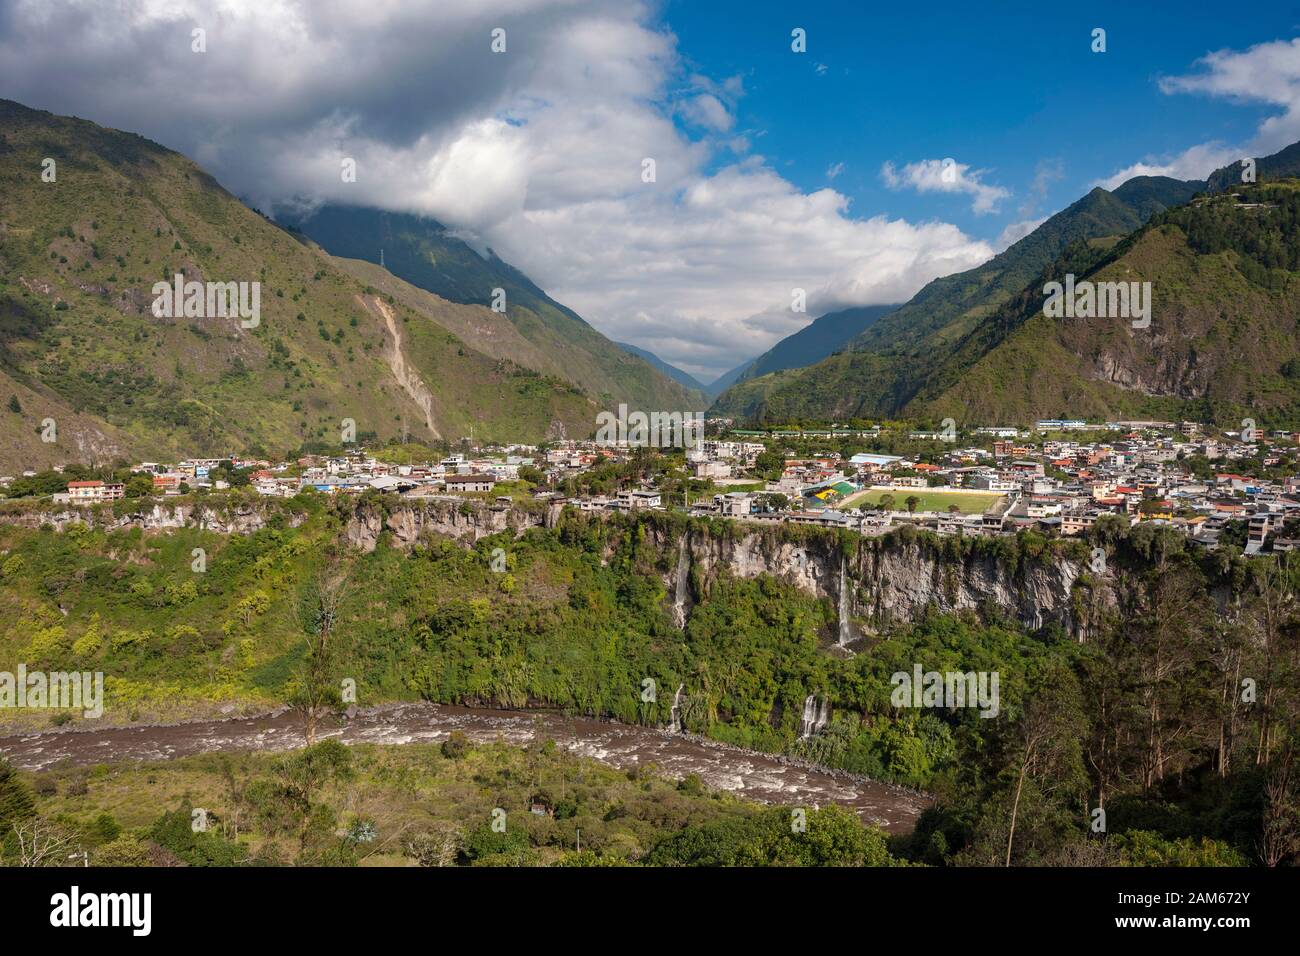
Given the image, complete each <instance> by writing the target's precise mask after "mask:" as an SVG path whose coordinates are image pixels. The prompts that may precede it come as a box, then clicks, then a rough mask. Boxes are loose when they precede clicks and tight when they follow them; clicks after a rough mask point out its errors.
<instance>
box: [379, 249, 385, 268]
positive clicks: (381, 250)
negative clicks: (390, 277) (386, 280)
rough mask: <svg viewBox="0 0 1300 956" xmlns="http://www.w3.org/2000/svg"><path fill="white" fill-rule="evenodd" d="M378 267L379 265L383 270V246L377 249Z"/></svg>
mask: <svg viewBox="0 0 1300 956" xmlns="http://www.w3.org/2000/svg"><path fill="white" fill-rule="evenodd" d="M379 265H380V268H383V265H384V247H383V246H380V247H379Z"/></svg>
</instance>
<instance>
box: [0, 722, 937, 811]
mask: <svg viewBox="0 0 1300 956" xmlns="http://www.w3.org/2000/svg"><path fill="white" fill-rule="evenodd" d="M456 730H459V731H462V732H463V733H464V734H465V735H466V737H468V738H469V739H470V740H472V741H475V742H479V743H486V742H491V741H493V740H498V739H499V740H502V741H504V742H505V743H509V744H516V745H521V744H526V743H528V742H530V741H532V740H534V739H536V738H537V737H539V736H540V737H541V738H542V739H546V738H550V739H553V740H554V741H555V742H556V744H557V745H558V746H560V747H563V748H565V749H566V750H568V751H570V752H572V753H575V754H578V755H580V756H584V757H590V758H592V759H594V760H599V761H601V762H602V763H606V764H609V765H611V766H614V767H618V768H620V769H626V768H630V767H637V766H644V765H646V764H655V765H656V766H657V767H658V768H659V769H660V770H661V771H662V772H663V773H665V774H667V775H669V776H671V777H684V776H686V775H687V774H692V773H694V774H698V775H699V777H700V779H702V780H703V781H704V782H705V783H706V784H708V785H709V786H711V787H715V788H717V789H721V790H728V791H732V792H734V793H737V794H739V795H742V796H744V797H746V798H748V799H751V800H758V801H762V802H764V803H777V804H783V805H787V806H807V807H812V806H820V805H823V804H832V803H836V804H839V805H841V806H844V807H849V808H851V809H853V810H854V811H856V812H857V813H858V815H859V816H861V817H862V819H863V820H864V821H866V822H868V823H872V824H875V825H876V826H879V827H881V828H882V829H884V830H887V831H890V832H893V833H906V832H908V831H910V830H911V829H912V828H913V827H914V826H915V824H916V818H917V817H918V816H919V815H920V813H921V811H922V810H923V809H924V808H925V807H926V806H927V805H928V804H929V799H928V798H927V797H926V796H925V795H923V794H919V793H916V792H915V791H912V790H908V789H906V788H904V787H898V786H894V785H893V784H886V783H880V782H878V781H874V780H869V779H867V778H864V777H859V776H855V775H853V774H848V773H844V772H842V771H837V770H828V769H826V768H823V767H816V766H812V765H808V764H803V763H799V762H795V761H790V760H788V759H786V758H782V757H779V756H774V755H770V754H763V753H758V752H755V751H751V750H744V749H742V748H739V747H732V746H729V745H727V744H721V743H718V742H717V741H713V740H709V739H707V738H703V737H698V736H695V735H687V734H670V733H667V732H666V731H662V730H657V729H654V728H649V727H638V726H634V725H631V724H620V723H615V722H611V721H600V720H592V719H587V718H575V717H567V716H564V715H562V714H557V713H553V712H549V711H529V712H525V711H510V710H485V709H471V708H465V707H451V706H446V705H442V704H427V703H419V704H393V705H388V706H384V707H376V708H371V709H367V710H363V711H359V712H357V713H356V714H354V715H353V716H352V717H350V718H347V719H341V720H339V721H338V722H336V723H335V724H334V725H332V726H328V727H324V728H322V730H321V732H320V736H321V737H337V738H338V739H339V740H341V741H342V742H343V743H346V744H358V743H373V744H407V743H428V742H436V741H440V740H445V739H446V738H447V737H448V736H449V735H450V734H451V733H452V732H453V731H456ZM303 743H304V741H303V736H302V725H301V721H300V718H298V717H297V716H296V715H294V714H293V713H291V712H288V711H281V712H277V713H273V714H268V715H265V716H261V717H241V718H232V719H229V720H206V721H193V722H189V723H181V724H167V725H161V726H157V725H155V726H144V727H107V728H104V729H102V730H64V731H43V732H40V733H32V734H18V735H13V736H7V737H0V754H3V755H4V756H5V758H6V759H7V760H8V761H9V762H10V763H11V764H13V765H14V766H15V767H18V768H19V769H22V770H42V769H45V768H48V767H52V766H55V765H59V766H86V765H91V764H101V763H119V762H127V761H144V762H151V761H160V760H171V759H174V758H177V757H185V756H189V755H190V754H198V753H211V752H218V751H235V750H259V751H282V750H291V749H294V748H297V747H301V746H303Z"/></svg>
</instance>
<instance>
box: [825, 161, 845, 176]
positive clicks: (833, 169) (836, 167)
mask: <svg viewBox="0 0 1300 956" xmlns="http://www.w3.org/2000/svg"><path fill="white" fill-rule="evenodd" d="M842 172H844V164H843V163H831V164H830V165H829V166H827V167H826V178H827V179H834V178H835V177H836V176H838V175H839V174H840V173H842Z"/></svg>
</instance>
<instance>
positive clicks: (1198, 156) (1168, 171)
mask: <svg viewBox="0 0 1300 956" xmlns="http://www.w3.org/2000/svg"><path fill="white" fill-rule="evenodd" d="M1243 155H1246V154H1243V153H1242V152H1241V151H1240V150H1239V149H1230V148H1228V147H1226V146H1224V145H1223V144H1222V143H1202V144H1201V145H1199V146H1193V147H1191V148H1190V149H1186V150H1183V152H1181V153H1178V154H1176V155H1174V156H1169V157H1166V158H1164V159H1161V158H1160V157H1154V156H1148V157H1147V158H1146V159H1145V160H1143V161H1141V162H1137V163H1134V164H1133V165H1132V166H1126V167H1124V168H1123V169H1121V170H1119V171H1118V172H1116V173H1114V174H1113V175H1111V176H1107V177H1106V178H1105V179H1101V180H1098V181H1097V182H1096V183H1095V184H1094V185H1098V186H1102V187H1103V188H1105V189H1114V188H1115V187H1116V186H1120V185H1123V184H1124V183H1126V182H1128V181H1129V180H1130V179H1132V178H1133V177H1134V176H1172V177H1173V178H1174V179H1204V178H1205V177H1206V176H1208V175H1209V174H1210V173H1212V172H1214V171H1215V170H1216V169H1218V168H1219V167H1221V166H1226V165H1227V164H1228V163H1231V162H1235V161H1236V160H1238V159H1240V158H1241V157H1242V156H1243Z"/></svg>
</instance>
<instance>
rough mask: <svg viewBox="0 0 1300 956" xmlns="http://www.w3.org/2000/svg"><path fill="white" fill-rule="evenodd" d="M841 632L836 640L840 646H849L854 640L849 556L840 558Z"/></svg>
mask: <svg viewBox="0 0 1300 956" xmlns="http://www.w3.org/2000/svg"><path fill="white" fill-rule="evenodd" d="M839 618H840V634H839V640H838V641H837V642H836V643H838V644H839V646H840V647H843V648H848V646H849V641H851V640H853V624H852V622H851V621H850V620H849V563H848V558H847V557H843V556H841V558H840V608H839Z"/></svg>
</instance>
